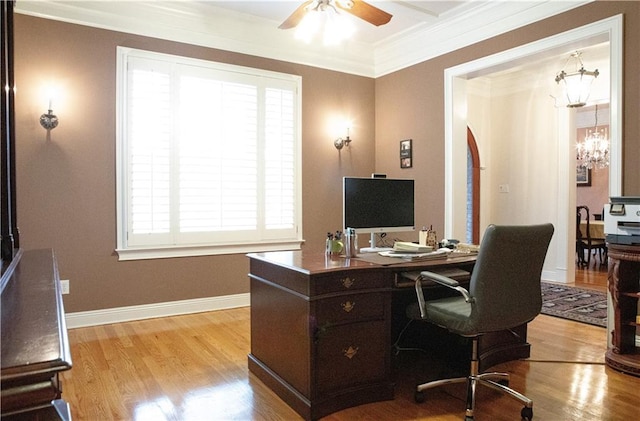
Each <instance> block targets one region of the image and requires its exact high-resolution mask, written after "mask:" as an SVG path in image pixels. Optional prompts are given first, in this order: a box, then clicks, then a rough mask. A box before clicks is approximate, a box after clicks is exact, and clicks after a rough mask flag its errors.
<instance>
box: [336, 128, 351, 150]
mask: <svg viewBox="0 0 640 421" xmlns="http://www.w3.org/2000/svg"><path fill="white" fill-rule="evenodd" d="M351 140H352V139H351V138H350V137H349V129H348V128H347V137H345V138H344V139H343V138H341V137H339V138H337V139H336V140H334V141H333V146H335V147H336V149H337V150H340V149H342V148H343V147H344V146H347V147H348V146H349V143H351Z"/></svg>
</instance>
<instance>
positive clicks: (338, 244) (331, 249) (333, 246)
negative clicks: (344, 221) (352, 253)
mask: <svg viewBox="0 0 640 421" xmlns="http://www.w3.org/2000/svg"><path fill="white" fill-rule="evenodd" d="M343 248H344V245H343V244H342V241H339V240H330V239H327V248H326V253H327V254H330V255H332V256H335V255H339V254H340V253H342V249H343Z"/></svg>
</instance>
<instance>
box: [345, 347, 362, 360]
mask: <svg viewBox="0 0 640 421" xmlns="http://www.w3.org/2000/svg"><path fill="white" fill-rule="evenodd" d="M342 352H344V356H345V357H347V358H349V359H352V358H353V357H354V356H355V355H356V354H357V353H358V347H357V346H356V347H355V348H354V347H353V346H351V345H349V348H347V349H343V350H342Z"/></svg>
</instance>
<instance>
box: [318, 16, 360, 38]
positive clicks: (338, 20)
mask: <svg viewBox="0 0 640 421" xmlns="http://www.w3.org/2000/svg"><path fill="white" fill-rule="evenodd" d="M355 30H356V28H355V26H354V25H353V23H352V22H351V21H350V20H349V18H348V17H346V16H344V15H343V14H341V13H337V12H336V13H333V12H329V13H328V14H327V16H326V20H325V23H324V37H323V40H324V45H338V44H340V43H341V42H342V41H344V40H346V39H349V38H351V36H352V35H353V33H354V32H355Z"/></svg>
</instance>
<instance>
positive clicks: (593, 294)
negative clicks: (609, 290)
mask: <svg viewBox="0 0 640 421" xmlns="http://www.w3.org/2000/svg"><path fill="white" fill-rule="evenodd" d="M542 314H546V315H549V316H555V317H560V318H563V319H569V320H574V321H576V322H582V323H588V324H590V325H594V326H600V327H607V294H606V293H605V292H599V291H591V290H588V289H582V288H574V287H569V286H564V285H559V284H554V283H550V282H542Z"/></svg>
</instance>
